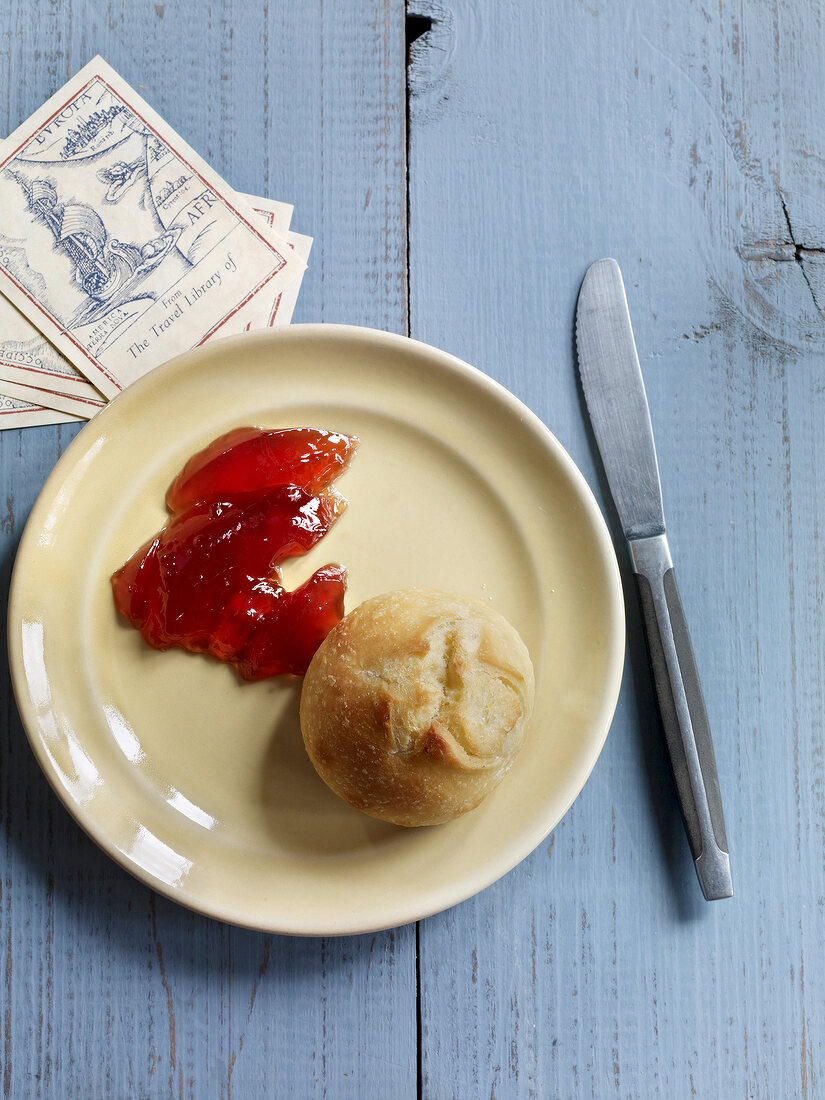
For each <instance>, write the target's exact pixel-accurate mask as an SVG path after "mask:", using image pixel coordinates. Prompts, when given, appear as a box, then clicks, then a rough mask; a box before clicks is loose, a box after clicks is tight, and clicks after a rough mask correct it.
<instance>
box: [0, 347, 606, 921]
mask: <svg viewBox="0 0 825 1100" xmlns="http://www.w3.org/2000/svg"><path fill="white" fill-rule="evenodd" d="M244 424H255V425H261V426H263V427H268V428H274V427H292V426H298V425H311V426H315V427H323V428H329V429H334V430H335V431H341V432H347V433H350V434H354V435H357V436H359V437H360V439H361V445H360V448H359V450H358V454H357V456H356V458H355V461H354V462H353V464H352V466H351V468H350V470H349V471H348V472H347V473H346V474H345V475H344V477H343V478H341V480H340V482H339V483H338V484H339V488H340V489H341V490H342V492H344V494H345V495H346V497H347V498H348V499H349V502H350V505H349V509H348V510H347V512H346V514H345V515H344V516H343V517H342V519H341V520H340V521H339V523H338V524H337V525H336V526H335V527H334V528H333V530H332V531H331V532H330V533H329V535H328V536H327V537H326V538H324V539H323V540H322V541H321V542H320V543H319V545H318V546H317V547H316V548H315V549H314V550H313V551H312V552H311V554H310V555H308V556H307V557H306V558H303V559H300V560H299V561H297V562H291V563H289V566H288V568H287V570H286V571H285V577H286V583H287V585H288V586H291V585H292V584H297V583H300V581H301V580H303V579H304V578H305V577H307V576H308V575H309V574H310V572H312V571H313V570H314V569H315V568H317V567H318V566H319V565H321V564H323V563H324V562H327V561H340V562H343V563H344V564H345V565H347V566H348V568H349V573H350V587H349V591H348V593H347V607H348V608H352V607H355V605H356V604H358V603H360V602H361V601H362V600H364V599H366V598H367V597H369V596H373V595H376V594H377V593H379V592H384V591H387V590H389V589H393V588H406V587H410V586H414V585H418V586H422V587H427V588H440V589H447V590H454V591H457V592H462V593H465V594H467V595H468V596H474V597H476V598H478V599H481V600H485V601H488V602H489V603H490V604H491V605H492V606H493V607H495V608H497V609H498V610H499V611H501V612H502V613H503V614H504V615H505V616H506V617H507V618H508V619H509V620H510V621H511V622H512V623H513V624H514V625H515V627H516V628H517V629H518V631H519V632H520V633H521V635H522V637H523V638H524V640H525V642H526V643H527V645H528V647H529V649H530V653H531V656H532V658H533V663H534V666H535V670H536V678H537V698H536V708H535V716H534V718H533V721H532V724H531V727H530V731H529V734H528V739H527V741H526V744H525V746H524V748H523V750H522V752H521V755H520V756H519V757H518V759H517V761H516V763H515V765H514V766H513V768H512V770H511V771H510V773H509V774H508V775H507V777H506V778H505V780H504V782H503V783H502V784H501V786H500V787H499V788H498V789H497V790H496V791H495V792H494V793H493V795H492V796H491V797H490V798H489V799H488V800H487V801H486V802H484V803H483V804H482V805H481V806H480V807H479V808H478V809H476V810H474V811H472V812H471V813H469V814H467V815H465V816H464V817H463V818H460V819H458V820H457V821H455V822H452V823H450V824H448V825H440V826H437V827H433V828H424V829H403V828H400V827H397V826H393V825H389V824H386V823H384V822H380V821H376V820H373V819H372V818H369V817H366V816H365V815H363V814H361V813H359V812H358V811H356V810H353V809H351V808H350V807H349V806H347V805H346V804H345V803H344V802H342V801H341V800H340V799H338V798H337V797H336V796H335V795H334V794H332V792H331V791H329V790H328V789H327V787H326V786H324V784H323V783H322V782H321V780H320V779H319V778H318V777H317V776H316V774H315V772H314V770H313V768H312V766H311V764H310V763H309V761H308V759H307V756H306V754H305V752H304V747H303V743H302V740H301V734H300V729H299V725H298V700H299V695H300V690H301V682H300V681H299V680H294V679H273V680H269V681H265V682H261V683H256V684H247V683H244V682H242V681H241V680H240V679H239V678H238V677H237V676H236V674H235V673H234V671H233V670H232V669H231V668H229V667H227V666H224V665H222V664H219V663H218V662H216V661H213V660H211V659H209V658H206V657H202V656H195V655H191V654H187V653H184V652H182V651H175V650H171V651H168V652H166V653H159V652H156V651H155V650H152V649H150V648H149V647H148V646H146V645H145V644H144V643H143V642H142V640H141V638H140V636H139V635H138V633H137V632H136V631H135V630H133V629H132V628H131V627H130V626H128V625H127V624H126V623H125V622H124V621H123V620H121V619H120V618H119V617H118V616H117V614H116V612H115V608H114V605H113V602H112V595H111V590H110V585H109V576H110V574H111V573H112V571H113V570H114V569H116V568H117V567H118V566H120V565H121V564H122V562H123V561H124V560H125V559H126V558H127V557H128V556H129V555H130V554H131V553H132V551H133V550H134V549H135V548H136V547H137V546H139V545H140V544H141V543H143V542H144V540H145V539H146V538H147V537H148V536H150V535H151V534H153V533H154V532H155V531H156V530H157V529H158V528H159V527H161V526H162V524H163V522H164V520H165V515H166V514H165V511H164V507H163V498H164V492H165V489H166V487H167V485H168V484H169V482H170V481H171V479H172V477H173V476H174V475H175V473H176V472H177V471H178V470H179V469H180V468H181V466H182V465H183V463H184V462H185V460H186V459H187V458H188V457H189V456H190V455H191V454H192V453H193V452H195V451H197V450H198V449H199V448H201V447H202V446H204V445H205V444H206V443H208V442H209V441H210V440H212V439H214V438H215V437H216V436H218V435H220V434H221V433H223V432H225V431H227V430H228V429H230V428H233V427H237V426H240V425H244ZM9 646H10V654H11V666H12V673H13V679H14V686H15V692H16V695H17V701H18V705H19V708H20V712H21V714H22V717H23V721H24V723H25V726H26V730H27V732H28V736H29V739H30V741H31V744H32V747H33V749H34V752H35V754H36V756H37V759H38V761H39V762H40V765H41V766H42V768H43V770H44V772H45V773H46V775H47V777H48V779H49V781H50V782H51V784H52V785H53V787H54V788H55V790H56V791H57V793H58V795H59V796H60V798H61V799H62V800H63V802H64V803H65V804H66V806H67V807H68V808H69V810H70V811H71V813H72V814H73V815H74V816H75V817H76V818H77V820H78V821H79V822H80V824H81V825H82V826H83V828H84V829H86V831H87V832H88V833H89V834H90V835H91V836H92V837H93V838H94V840H95V841H97V843H98V844H99V845H100V846H101V847H102V848H103V849H104V850H105V851H106V852H108V853H109V855H111V856H112V857H113V858H114V859H116V860H117V861H118V862H119V863H121V864H122V865H123V866H124V867H125V868H126V869H127V870H129V871H130V872H131V873H132V874H134V875H136V876H137V877H138V878H139V879H141V880H142V881H143V882H145V883H147V884H148V885H150V886H152V887H154V888H155V889H156V890H159V891H161V892H162V893H164V894H166V895H168V896H169V897H171V898H174V899H175V900H177V901H179V902H182V903H183V904H185V905H188V906H191V907H192V908H194V909H197V910H199V911H201V912H203V913H207V914H209V915H211V916H213V917H218V918H221V919H223V920H228V921H233V922H236V923H238V924H243V925H247V926H250V927H254V928H259V929H263V930H267V931H274V932H284V933H294V934H303V935H332V934H337V933H350V932H366V931H373V930H376V929H379V928H385V927H390V926H393V925H398V924H403V923H405V922H407V921H412V920H415V919H417V918H419V917H423V916H426V915H428V914H431V913H434V912H437V911H438V910H441V909H444V908H446V907H448V906H450V905H453V904H455V903H456V902H459V901H461V900H463V899H464V898H467V897H469V896H470V895H471V894H474V893H476V892H477V891H478V890H481V889H482V888H483V887H485V886H488V885H489V884H490V883H491V882H493V881H494V880H495V879H497V878H499V877H500V876H501V875H503V874H504V873H505V872H506V871H508V870H510V869H511V868H512V867H514V866H515V865H516V864H517V863H518V862H519V861H520V860H521V859H523V858H524V857H525V856H526V855H527V854H528V853H529V852H530V851H531V850H532V849H533V848H534V847H535V846H536V845H537V844H538V843H540V841H541V840H542V839H543V838H544V837H545V836H546V835H547V834H548V833H549V832H550V830H551V829H552V828H553V826H554V825H555V824H556V822H557V821H558V820H559V818H560V817H561V816H562V814H563V813H564V812H565V811H566V809H567V808H568V807H569V806H570V804H571V802H572V801H573V799H574V798H575V797H576V795H577V794H578V792H579V791H580V790H581V788H582V786H583V784H584V782H585V780H586V778H587V776H588V774H589V773H590V770H591V769H592V767H593V765H594V763H595V762H596V758H597V757H598V755H599V752H600V750H601V748H602V745H603V743H604V740H605V737H606V735H607V730H608V727H609V724H610V720H611V717H612V715H613V710H614V707H615V703H616V698H617V695H618V690H619V682H620V678H621V671H622V662H623V654H624V613H623V606H622V596H621V587H620V583H619V575H618V570H617V566H616V559H615V556H614V553H613V548H612V544H611V541H610V538H609V535H608V532H607V530H606V527H605V524H604V522H603V519H602V517H601V514H600V513H599V510H598V508H597V506H596V503H595V501H594V499H593V497H592V495H591V493H590V491H589V489H588V487H587V485H586V484H585V482H584V479H583V478H582V476H581V475H580V474H579V472H578V471H577V469H576V467H575V466H574V465H573V462H572V461H571V459H570V458H569V457H568V455H567V454H566V452H565V451H564V450H563V448H562V447H561V445H560V444H559V443H558V442H557V441H556V439H555V438H554V437H553V436H552V435H551V434H550V432H549V431H548V430H547V429H546V428H545V427H544V425H543V424H542V423H541V422H540V421H539V420H537V418H536V417H535V416H534V415H533V414H532V413H531V412H530V411H529V410H528V409H526V408H525V407H524V406H523V405H522V404H521V403H520V402H519V401H517V400H516V398H514V397H513V396H512V395H511V394H509V393H508V392H507V391H505V390H504V389H502V388H501V387H500V386H499V385H498V384H496V383H495V382H493V381H491V380H490V379H489V378H487V377H486V376H485V375H483V374H481V373H480V372H478V371H476V370H474V369H473V368H472V367H469V366H467V365H466V364H465V363H462V362H460V361H459V360H457V359H454V358H452V357H451V356H449V355H446V354H445V353H443V352H440V351H437V350H435V349H434V348H431V347H428V346H426V345H424V344H420V343H416V342H414V341H411V340H406V339H404V338H403V337H399V336H392V335H388V334H386V333H380V332H374V331H372V330H368V329H358V328H350V327H346V326H333V325H298V326H293V327H290V328H287V329H283V330H281V331H277V330H276V331H267V332H261V333H252V334H248V335H245V336H242V337H237V338H234V339H231V340H225V341H221V342H216V343H213V344H210V345H207V346H205V347H203V348H201V349H199V350H197V351H195V352H191V353H189V354H186V355H184V356H182V357H180V358H178V359H176V360H174V361H173V362H171V363H169V364H167V365H166V366H164V367H161V368H160V369H158V370H156V371H154V372H153V373H152V374H150V375H148V376H147V377H146V378H144V379H142V380H141V381H139V382H137V383H136V384H134V385H133V386H131V387H130V388H129V389H128V390H126V391H125V392H124V393H123V394H122V395H121V396H119V397H118V398H117V399H116V400H115V401H114V402H113V403H112V404H111V405H110V406H109V407H108V408H106V409H105V410H104V411H103V412H102V413H100V414H99V415H98V416H97V417H96V418H95V419H94V420H93V421H91V423H90V424H89V425H88V426H86V427H85V428H84V429H83V431H82V432H81V433H80V434H79V435H78V437H77V439H76V440H75V441H74V442H73V443H72V445H71V446H70V447H69V449H68V451H67V452H66V454H65V455H64V456H63V457H62V458H61V459H60V461H59V463H58V464H57V466H56V467H55V469H54V472H53V473H52V475H51V476H50V478H49V479H48V481H47V482H46V485H45V487H44V489H43V491H42V493H41V494H40V497H39V499H38V501H37V503H36V505H35V507H34V510H33V512H32V514H31V518H30V520H29V523H28V525H27V527H26V531H25V533H24V536H23V539H22V542H21V544H20V550H19V553H18V557H17V562H16V565H15V570H14V577H13V581H12V593H11V602H10V608H9Z"/></svg>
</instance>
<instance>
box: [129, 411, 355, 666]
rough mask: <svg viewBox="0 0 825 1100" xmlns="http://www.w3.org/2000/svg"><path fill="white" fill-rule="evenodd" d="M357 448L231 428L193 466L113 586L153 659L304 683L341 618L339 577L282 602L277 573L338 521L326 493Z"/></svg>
mask: <svg viewBox="0 0 825 1100" xmlns="http://www.w3.org/2000/svg"><path fill="white" fill-rule="evenodd" d="M357 442H358V441H357V439H355V438H354V437H353V436H346V435H341V434H339V433H336V432H325V431H321V430H318V429H314V428H290V429H287V430H284V431H265V430H263V429H261V428H238V429H236V430H235V431H232V432H229V433H228V434H227V435H224V436H221V437H220V438H219V439H216V440H215V441H214V442H212V443H210V444H209V446H208V447H206V448H205V449H204V450H203V451H200V452H199V453H198V454H196V455H193V457H192V458H190V459H189V461H188V462H187V463H186V465H185V466H184V468H183V470H182V471H181V472H180V474H178V476H177V477H176V478H175V480H174V481H173V482H172V484H171V486H170V487H169V491H168V492H167V494H166V505H167V508H168V509H169V511H170V513H171V516H170V519H169V521H168V523H167V524H166V526H165V527H164V528H163V529H162V530H161V531H159V532H158V534H157V535H155V537H154V538H152V539H150V540H149V541H148V542H146V543H145V544H144V545H143V546H141V547H140V549H139V550H137V551H135V553H134V554H133V555H132V556H131V557H130V558H129V560H128V561H127V562H126V563H125V565H123V566H122V567H121V568H120V569H118V570H117V572H116V573H114V574H113V576H112V590H113V592H114V598H115V605H116V606H117V609H118V611H120V613H121V614H122V615H124V616H125V617H126V618H127V619H128V620H129V622H130V623H131V624H132V625H133V626H134V627H136V628H137V629H138V630H139V631H140V633H141V634H142V636H143V638H144V639H145V641H147V642H148V643H149V645H151V646H153V647H154V648H155V649H169V648H170V647H171V646H179V647H181V648H183V649H187V650H189V651H190V652H193V653H208V654H211V656H213V657H216V658H217V659H218V660H220V661H225V662H227V663H229V664H232V665H234V667H235V668H236V669H237V670H238V672H239V673H240V675H241V676H243V678H244V679H246V680H263V679H266V678H267V677H269V676H277V675H280V674H284V673H287V674H292V675H297V676H302V675H303V674H304V673H305V672H306V670H307V667H308V665H309V662H310V661H311V660H312V657H313V655H314V653H315V651H316V649H317V648H318V646H319V645H320V644H321V642H322V641H323V640H324V638H325V637H326V636H327V634H328V633H329V632H330V630H332V628H333V627H334V626H335V625H336V623H338V622H339V621H340V619H341V618H342V617H343V614H344V593H345V592H346V586H347V573H346V570H345V569H344V568H343V567H341V566H340V565H325V566H323V568H321V569H318V570H317V571H316V572H315V573H313V574H312V576H311V577H310V578H309V580H308V581H306V582H305V583H304V584H302V585H301V586H300V587H299V588H296V589H294V590H292V591H287V590H286V589H285V588H284V587H283V585H282V584H281V577H280V569H279V567H280V565H281V563H283V562H284V561H286V560H287V559H288V558H294V557H298V556H300V555H301V554H306V553H307V551H308V550H310V549H311V548H312V547H313V546H315V544H316V543H317V542H318V541H319V540H320V539H321V538H323V536H324V535H325V534H326V532H327V531H328V530H329V529H330V527H331V526H332V525H333V523H335V521H336V520H337V519H338V517H339V516H340V515H341V513H342V512H343V510H344V508H345V507H346V500H345V499H344V498H343V497H342V496H341V494H340V493H338V492H336V490H335V489H333V488H332V482H333V481H334V479H335V478H336V477H337V476H338V475H339V474H340V473H341V472H342V471H343V470H344V469H345V468H346V466H347V463H348V462H349V460H350V458H351V457H352V455H353V453H354V450H355V447H356V445H357Z"/></svg>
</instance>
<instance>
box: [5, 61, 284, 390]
mask: <svg viewBox="0 0 825 1100" xmlns="http://www.w3.org/2000/svg"><path fill="white" fill-rule="evenodd" d="M301 268H302V263H301V260H300V257H299V256H297V254H296V253H295V252H294V251H293V250H291V249H290V248H289V247H288V245H287V244H286V242H285V241H284V239H283V238H282V237H281V236H279V235H278V234H277V233H276V232H275V231H274V230H272V229H269V228H267V227H266V226H262V225H260V215H256V214H255V213H254V212H253V210H252V209H251V208H250V206H249V205H248V204H247V203H246V202H245V201H244V200H243V199H242V198H241V197H240V196H239V195H237V194H236V193H235V192H234V191H233V190H232V189H231V188H230V187H229V185H228V184H227V183H226V182H225V181H224V180H222V179H221V178H220V176H218V175H217V173H215V172H214V171H213V170H212V169H211V168H210V167H209V165H207V164H206V162H205V161H204V160H203V159H202V158H201V157H199V156H198V155H197V154H196V153H195V152H194V151H193V150H192V149H191V148H190V147H189V146H188V145H187V144H186V142H184V141H183V139H182V138H181V137H179V135H178V134H176V133H175V131H174V130H172V128H171V127H170V126H168V125H167V124H166V123H165V122H164V121H163V119H161V118H160V116H159V115H157V114H156V113H155V112H154V111H153V110H152V109H151V108H150V107H149V106H148V105H147V104H146V103H145V102H144V101H143V100H142V99H141V98H140V96H138V95H137V93H136V92H135V91H134V90H133V89H132V88H130V87H129V85H128V84H126V82H125V81H124V80H122V79H121V78H120V77H119V76H118V75H117V73H115V72H114V70H113V69H111V68H110V67H109V66H108V65H107V64H106V63H105V62H104V61H103V60H102V59H101V58H95V59H94V60H93V61H91V62H90V63H89V64H88V65H86V66H85V67H84V68H83V69H82V70H81V71H80V72H79V73H78V74H77V75H76V76H75V77H73V78H72V79H71V80H70V81H69V82H68V84H66V85H65V86H64V87H63V88H62V89H61V90H60V91H59V92H57V93H56V94H55V95H54V96H52V98H51V99H50V100H49V101H48V102H47V103H46V104H45V105H44V106H43V107H41V108H40V110H38V111H37V112H35V114H34V115H33V116H32V117H31V118H30V119H29V120H28V121H27V122H25V123H23V125H22V126H20V127H18V129H17V130H15V132H14V133H13V134H12V135H11V136H10V137H8V138H7V139H6V140H5V141H4V142H3V143H2V144H0V291H2V292H3V293H4V294H5V295H6V296H7V297H8V298H9V299H10V301H11V302H12V303H13V304H14V305H16V306H17V307H18V308H19V309H20V310H21V312H23V313H24V314H25V315H26V316H27V317H28V318H29V320H30V321H32V323H33V324H34V325H35V327H37V328H39V329H40V330H41V332H42V333H43V335H44V336H45V337H46V338H47V339H48V340H49V341H51V343H52V344H54V345H55V346H56V347H57V348H58V350H59V351H61V352H62V353H63V354H64V355H65V356H66V358H67V359H69V360H70V361H71V362H72V363H74V365H75V366H76V367H77V368H78V369H79V370H80V371H81V372H82V373H83V374H84V375H85V376H86V377H87V378H88V379H89V381H91V382H93V383H94V385H95V386H97V388H98V389H99V390H100V391H101V392H102V393H103V394H104V395H105V396H107V397H114V396H115V394H117V393H118V392H119V391H120V390H121V389H123V388H124V387H125V386H127V385H128V384H129V383H130V382H132V381H134V380H135V379H136V378H139V377H141V376H142V375H144V374H146V373H147V372H148V371H150V370H151V369H152V368H153V367H155V366H157V364H158V363H161V362H163V361H165V360H166V359H170V358H172V356H174V355H177V354H179V353H180V352H183V351H186V350H188V349H189V348H191V347H195V346H197V345H199V344H201V343H203V342H204V341H205V340H208V339H209V338H210V337H211V336H215V335H221V336H223V335H228V334H229V333H230V332H232V331H237V324H238V322H237V321H236V322H234V323H233V317H234V316H235V315H236V314H237V313H238V312H239V311H240V309H241V307H242V306H244V305H245V304H247V303H250V302H254V301H257V300H258V299H259V298H261V299H262V300H264V301H265V300H267V299H268V300H269V301H270V302H271V301H272V297H273V295H277V294H278V293H280V291H281V290H283V289H285V288H286V287H287V286H288V285H289V284H290V282H292V280H293V279H294V278H295V277H296V276H297V275H298V274H299V273H300V270H301ZM242 327H243V326H242Z"/></svg>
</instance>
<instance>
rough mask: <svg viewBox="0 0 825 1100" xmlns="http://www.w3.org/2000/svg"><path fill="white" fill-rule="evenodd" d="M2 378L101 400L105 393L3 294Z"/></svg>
mask: <svg viewBox="0 0 825 1100" xmlns="http://www.w3.org/2000/svg"><path fill="white" fill-rule="evenodd" d="M0 381H2V382H15V383H17V384H18V385H22V386H38V387H40V388H43V389H49V390H57V391H58V392H60V393H67V394H72V395H74V396H76V397H84V398H86V399H88V400H92V401H93V400H98V401H100V400H102V395H101V394H100V393H99V392H98V390H96V389H95V388H94V386H93V385H92V384H91V382H89V381H88V380H87V379H85V378H84V377H83V375H82V374H81V373H80V372H79V371H78V370H77V369H76V368H75V367H73V366H72V364H71V363H70V362H69V361H68V360H67V359H64V357H63V356H62V355H61V354H60V352H59V351H58V350H57V348H55V347H54V346H53V345H52V344H50V343H49V341H48V340H46V339H45V338H44V336H43V334H42V333H41V332H38V330H37V329H36V328H35V327H34V325H32V324H31V322H30V321H27V320H26V318H25V317H24V316H23V314H22V313H21V312H20V311H19V310H18V309H15V307H14V306H13V305H12V304H11V302H10V301H9V300H8V298H4V297H2V295H0Z"/></svg>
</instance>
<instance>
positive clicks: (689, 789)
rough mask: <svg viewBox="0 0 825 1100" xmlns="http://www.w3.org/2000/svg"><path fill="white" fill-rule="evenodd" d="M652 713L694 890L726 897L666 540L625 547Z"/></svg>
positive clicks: (693, 671) (717, 824)
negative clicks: (646, 657)
mask: <svg viewBox="0 0 825 1100" xmlns="http://www.w3.org/2000/svg"><path fill="white" fill-rule="evenodd" d="M630 553H631V558H632V560H633V569H634V572H635V573H636V580H637V581H638V584H639V596H640V598H641V604H642V611H643V614H644V621H645V630H646V633H647V640H648V647H649V649H650V662H651V665H652V668H653V678H654V681H655V684H656V695H657V697H658V701H659V712H660V714H661V718H662V725H663V727H664V732H665V740H666V742H667V748H668V753H669V754H670V762H671V765H672V767H673V777H674V779H675V781H676V791H677V794H678V796H679V803H680V806H681V810H682V817H683V818H684V822H685V830H686V832H687V835H688V841H689V843H690V850H691V854H692V855H693V860H694V863H695V865H696V873H697V874H698V876H699V882H700V883H701V885H702V891H703V893H704V895H705V897H706V898H707V900H708V901H714V900H716V899H718V898H729V897H732V895H733V881H732V879H731V872H730V856H729V855H728V842H727V837H726V835H725V819H724V815H723V813H722V797H721V794H720V791H719V775H718V772H717V770H716V758H715V756H714V753H713V742H712V741H711V736H710V727H709V725H708V716H707V711H706V710H705V700H704V698H703V696H702V688H701V685H700V683H699V673H698V670H697V668H696V659H695V657H694V655H693V646H692V645H691V641H690V634H689V633H688V628H687V622H686V621H685V613H684V611H683V609H682V601H681V600H680V598H679V590H678V588H677V587H676V575H675V574H674V572H673V561H672V559H671V556H670V548H669V546H668V542H667V536H666V535H654V536H652V537H650V538H642V539H634V540H632V541H631V542H630Z"/></svg>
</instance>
